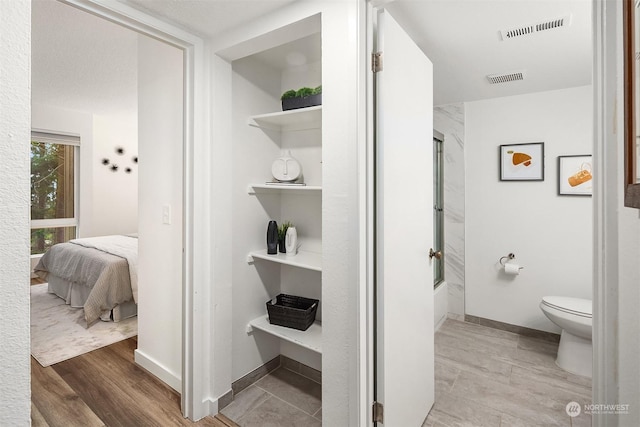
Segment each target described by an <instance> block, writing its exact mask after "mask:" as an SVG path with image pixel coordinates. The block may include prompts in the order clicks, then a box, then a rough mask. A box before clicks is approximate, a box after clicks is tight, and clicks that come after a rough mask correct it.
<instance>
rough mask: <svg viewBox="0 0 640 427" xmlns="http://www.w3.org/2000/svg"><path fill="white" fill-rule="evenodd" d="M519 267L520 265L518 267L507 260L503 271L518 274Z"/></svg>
mask: <svg viewBox="0 0 640 427" xmlns="http://www.w3.org/2000/svg"><path fill="white" fill-rule="evenodd" d="M520 268H522V267H520V266H519V265H518V264H514V263H511V262H508V263H506V264H505V265H504V272H505V273H506V274H512V275H517V274H520Z"/></svg>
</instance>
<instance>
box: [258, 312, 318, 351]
mask: <svg viewBox="0 0 640 427" xmlns="http://www.w3.org/2000/svg"><path fill="white" fill-rule="evenodd" d="M249 325H250V326H251V327H253V328H255V329H259V330H261V331H264V332H266V333H268V334H271V335H275V336H277V337H278V338H280V339H283V340H285V341H289V342H292V343H294V344H298V345H299V346H301V347H304V348H306V349H309V350H311V351H315V352H316V353H322V326H321V325H320V323H318V322H316V323H314V324H313V325H311V326H309V329H307V330H306V331H299V330H297V329H292V328H285V327H284V326H278V325H272V324H271V323H269V316H262V317H258V318H257V319H253V320H252V321H251V322H249Z"/></svg>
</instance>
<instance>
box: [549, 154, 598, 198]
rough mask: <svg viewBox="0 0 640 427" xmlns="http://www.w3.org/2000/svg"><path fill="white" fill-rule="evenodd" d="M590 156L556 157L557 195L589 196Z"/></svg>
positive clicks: (591, 185)
mask: <svg viewBox="0 0 640 427" xmlns="http://www.w3.org/2000/svg"><path fill="white" fill-rule="evenodd" d="M591 173H592V172H591V155H590V154H584V155H577V156H558V195H560V196H591V195H592V194H593V176H592V175H591Z"/></svg>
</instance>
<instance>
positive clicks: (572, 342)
mask: <svg viewBox="0 0 640 427" xmlns="http://www.w3.org/2000/svg"><path fill="white" fill-rule="evenodd" d="M540 309H542V312H543V313H544V314H545V316H547V317H548V318H549V320H551V321H552V322H553V323H555V324H556V325H558V326H559V327H560V328H562V335H560V345H559V346H558V357H557V358H556V364H557V365H558V366H559V367H560V368H562V369H564V370H565V371H568V372H571V373H573V374H578V375H582V376H584V377H589V378H591V360H592V344H591V330H592V323H591V316H592V312H593V311H592V304H591V300H588V299H582V298H570V297H556V296H551V297H543V298H542V302H541V303H540Z"/></svg>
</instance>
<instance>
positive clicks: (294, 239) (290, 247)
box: [284, 227, 298, 256]
mask: <svg viewBox="0 0 640 427" xmlns="http://www.w3.org/2000/svg"><path fill="white" fill-rule="evenodd" d="M284 247H285V249H286V250H287V256H293V255H295V254H296V252H297V250H298V232H297V231H296V228H295V227H289V228H287V234H286V235H285V237H284Z"/></svg>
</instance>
